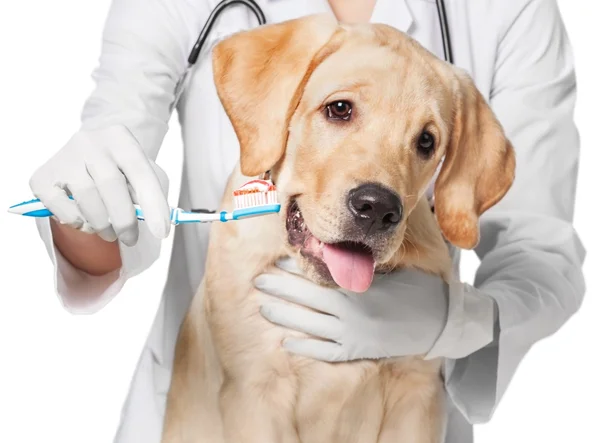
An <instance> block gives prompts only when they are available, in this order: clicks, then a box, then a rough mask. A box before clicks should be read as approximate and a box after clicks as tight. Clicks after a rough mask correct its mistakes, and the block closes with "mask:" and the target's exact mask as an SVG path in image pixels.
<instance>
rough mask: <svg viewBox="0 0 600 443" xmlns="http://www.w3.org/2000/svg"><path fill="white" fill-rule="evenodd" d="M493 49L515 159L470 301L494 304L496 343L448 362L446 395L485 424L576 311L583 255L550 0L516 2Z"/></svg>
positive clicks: (559, 39) (575, 155)
mask: <svg viewBox="0 0 600 443" xmlns="http://www.w3.org/2000/svg"><path fill="white" fill-rule="evenodd" d="M522 3H523V6H522V8H521V9H520V10H519V11H515V13H514V16H513V19H512V20H511V21H510V23H509V24H508V26H507V32H506V33H505V35H503V38H502V39H501V40H500V41H499V48H498V54H497V59H496V74H495V79H494V84H493V90H492V92H491V97H490V104H491V106H492V108H493V110H494V112H495V113H496V115H497V116H498V119H499V120H500V122H501V123H502V125H503V127H504V128H505V131H506V133H507V136H508V137H509V139H510V140H511V141H512V143H513V145H514V147H515V150H516V155H517V171H516V180H515V182H514V184H513V187H512V188H511V190H510V191H509V193H508V194H507V196H506V197H505V198H504V199H503V200H502V201H501V202H500V203H499V204H498V205H497V206H496V207H494V208H492V209H491V210H490V211H489V212H488V213H486V214H484V216H483V217H482V219H481V224H480V227H481V241H480V244H479V246H478V247H477V248H476V252H477V254H478V256H479V257H480V259H481V265H480V267H479V269H478V271H477V274H476V279H475V283H474V286H475V289H471V290H473V291H474V292H475V293H479V294H480V295H482V296H484V295H487V296H491V297H492V298H493V299H494V300H495V302H496V305H497V308H498V309H497V314H498V324H497V329H496V334H495V338H494V341H493V342H492V343H491V344H490V345H488V346H486V347H485V348H483V349H481V350H479V351H477V352H475V353H473V354H471V355H470V356H468V357H466V358H463V359H458V360H449V361H448V364H447V367H446V387H447V390H448V392H449V394H450V396H451V398H452V399H453V400H454V402H455V404H456V405H457V406H458V407H459V409H460V410H461V411H462V412H463V414H464V415H465V416H466V417H467V418H468V419H469V421H470V422H471V423H479V422H485V421H487V420H489V419H490V417H491V416H492V414H493V411H494V410H495V408H496V406H497V405H498V402H499V401H500V399H501V398H502V396H503V394H504V392H505V391H506V388H507V386H508V384H509V382H510V381H511V379H512V377H513V375H514V373H515V371H516V369H517V366H518V365H519V363H520V362H521V360H522V359H523V357H524V356H525V354H526V353H527V351H528V350H529V349H530V348H531V347H532V346H533V345H534V344H535V343H536V342H538V341H540V340H542V339H543V338H545V337H548V336H549V335H551V334H553V333H554V332H556V331H557V330H558V329H559V328H560V327H561V326H562V325H563V324H564V323H565V322H566V321H567V320H568V319H569V318H570V317H571V316H572V315H573V314H574V313H575V312H576V311H577V310H578V309H579V307H580V305H581V302H582V299H583V296H584V292H585V282H584V277H583V274H582V265H583V261H584V257H585V249H584V247H583V245H582V244H581V241H580V239H579V237H578V235H577V233H576V232H575V229H574V227H573V211H574V205H575V189H576V183H577V171H578V162H579V137H578V132H577V129H576V127H575V124H574V121H573V112H574V105H575V93H576V88H575V86H576V85H575V72H574V66H573V58H572V53H571V48H570V45H569V41H568V38H567V35H566V32H565V29H564V26H563V23H562V20H561V17H560V14H559V10H558V6H557V5H556V2H555V0H533V1H527V2H522Z"/></svg>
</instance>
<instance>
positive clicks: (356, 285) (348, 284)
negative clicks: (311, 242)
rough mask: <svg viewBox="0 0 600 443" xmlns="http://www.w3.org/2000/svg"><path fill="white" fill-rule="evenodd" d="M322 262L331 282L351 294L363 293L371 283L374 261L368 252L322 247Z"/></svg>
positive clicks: (326, 245)
mask: <svg viewBox="0 0 600 443" xmlns="http://www.w3.org/2000/svg"><path fill="white" fill-rule="evenodd" d="M323 261H324V262H325V264H326V265H327V268H329V272H330V273H331V276H332V277H333V280H334V281H335V282H336V283H337V284H338V285H339V286H340V287H341V288H344V289H348V290H349V291H352V292H365V291H366V290H367V289H369V286H371V283H372V282H373V274H374V272H375V260H373V255H372V254H370V253H368V252H361V251H350V250H347V249H344V248H340V247H338V246H335V245H328V244H325V245H323Z"/></svg>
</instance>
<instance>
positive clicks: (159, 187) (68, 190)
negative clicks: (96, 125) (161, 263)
mask: <svg viewBox="0 0 600 443" xmlns="http://www.w3.org/2000/svg"><path fill="white" fill-rule="evenodd" d="M29 186H30V187H31V190H32V191H33V194H34V195H35V196H36V197H37V198H39V199H40V200H41V201H42V203H43V204H44V205H45V206H46V207H47V208H48V209H49V210H50V211H51V212H52V213H53V214H54V217H55V219H57V220H58V221H59V222H61V223H64V224H68V225H70V226H72V227H74V228H76V229H80V230H82V231H85V232H89V233H97V234H98V235H99V236H100V237H101V238H103V239H104V240H106V241H115V240H116V239H117V238H118V239H119V240H120V241H121V242H123V243H124V244H125V245H128V246H133V245H134V244H135V243H136V242H137V239H138V234H139V233H138V220H137V219H136V216H135V209H134V207H133V204H134V203H137V204H139V205H140V207H141V208H142V210H143V212H144V218H145V222H144V223H147V224H148V228H149V230H150V232H151V233H152V234H153V235H155V236H156V237H158V238H160V239H163V238H166V237H167V236H168V234H169V229H170V219H169V217H170V209H169V205H168V203H167V199H166V196H167V193H168V186H169V181H168V178H167V176H166V174H165V173H164V171H163V170H162V169H160V168H159V167H158V166H157V165H156V164H155V163H154V162H153V161H152V160H150V159H149V158H148V157H147V156H146V154H145V152H144V151H143V149H142V148H141V146H140V145H139V143H138V142H137V140H136V139H135V138H134V136H133V135H132V134H131V132H130V131H129V130H128V129H127V128H125V127H124V126H112V127H108V128H103V129H96V130H93V131H84V130H82V131H79V132H77V133H76V134H75V135H74V136H73V137H72V138H71V139H70V140H69V142H68V143H67V144H66V145H65V146H64V147H63V148H62V149H61V150H60V151H58V152H57V153H56V154H55V155H54V156H53V157H52V158H50V160H48V161H47V162H46V163H45V164H43V165H42V166H41V167H40V168H39V169H37V170H36V171H35V173H34V174H33V176H32V177H31V179H30V181H29ZM68 194H71V195H72V196H73V199H74V200H71V199H69V198H68Z"/></svg>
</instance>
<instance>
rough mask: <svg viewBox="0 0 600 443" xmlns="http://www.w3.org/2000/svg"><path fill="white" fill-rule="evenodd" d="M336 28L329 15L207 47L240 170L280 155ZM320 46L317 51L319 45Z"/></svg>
mask: <svg viewBox="0 0 600 443" xmlns="http://www.w3.org/2000/svg"><path fill="white" fill-rule="evenodd" d="M337 29H339V28H338V23H337V21H336V20H335V18H334V17H333V16H331V15H330V14H319V15H311V16H306V17H303V18H300V19H295V20H290V21H286V22H282V23H278V24H273V25H267V26H261V27H259V28H256V29H253V30H250V31H244V32H240V33H238V34H234V35H233V36H231V37H229V38H227V39H225V40H223V41H221V42H220V43H218V44H217V45H216V46H215V48H214V50H213V75H214V79H215V85H216V88H217V93H218V95H219V99H220V100H221V103H222V104H223V108H224V109H225V112H226V113H227V115H228V117H229V119H230V120H231V124H232V126H233V129H234V130H235V133H236V135H237V138H238V140H239V142H240V164H241V170H242V173H243V174H244V175H246V176H255V175H258V174H260V173H262V172H265V171H267V170H269V169H271V168H272V167H273V166H274V165H275V164H276V163H277V161H279V159H280V158H281V157H282V156H283V154H284V151H285V145H286V143H287V137H288V126H289V122H290V119H291V117H292V114H293V113H294V110H295V109H296V107H297V105H298V102H299V101H300V98H301V96H302V91H303V89H304V85H305V83H306V81H308V78H309V77H310V74H311V73H312V71H313V70H314V68H315V67H316V66H318V64H319V63H320V62H321V61H322V60H323V59H324V58H325V57H326V56H327V55H328V54H330V53H331V52H333V50H334V49H331V51H329V50H328V49H329V48H325V46H326V45H327V43H328V42H329V41H330V40H331V38H332V36H333V35H334V34H335V32H336V30H337ZM322 49H323V50H322Z"/></svg>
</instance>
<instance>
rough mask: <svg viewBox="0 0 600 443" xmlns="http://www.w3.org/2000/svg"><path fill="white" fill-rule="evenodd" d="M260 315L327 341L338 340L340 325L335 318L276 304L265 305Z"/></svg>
mask: <svg viewBox="0 0 600 443" xmlns="http://www.w3.org/2000/svg"><path fill="white" fill-rule="evenodd" d="M260 313H261V315H262V316H263V317H264V318H266V319H267V320H269V321H270V322H271V323H275V324H276V325H279V326H283V327H284V328H288V329H293V330H295V331H298V332H304V333H305V334H309V335H313V336H315V337H319V338H324V339H327V340H333V341H336V340H339V339H340V336H341V332H342V325H341V323H340V321H339V319H337V318H336V317H332V316H331V315H327V314H320V313H318V312H314V311H309V310H307V309H304V308H300V307H298V306H291V305H287V304H283V303H278V302H271V303H265V304H263V305H262V306H261V307H260Z"/></svg>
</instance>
